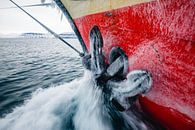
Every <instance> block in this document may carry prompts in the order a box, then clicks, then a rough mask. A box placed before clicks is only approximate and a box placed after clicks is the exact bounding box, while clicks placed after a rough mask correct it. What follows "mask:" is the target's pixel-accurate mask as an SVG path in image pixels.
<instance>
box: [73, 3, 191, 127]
mask: <svg viewBox="0 0 195 130" xmlns="http://www.w3.org/2000/svg"><path fill="white" fill-rule="evenodd" d="M74 21H75V23H76V25H77V27H78V29H79V31H80V33H81V36H82V38H83V39H84V41H85V43H86V45H87V47H88V50H89V48H90V46H89V45H90V44H89V32H90V30H91V28H92V27H93V26H94V25H97V26H99V28H100V30H101V32H102V36H103V41H104V48H103V50H104V52H105V55H106V57H108V54H109V52H110V50H111V48H112V47H114V46H120V47H121V48H122V49H123V50H124V51H125V52H126V54H127V55H128V59H129V71H131V70H134V69H146V70H149V71H150V72H151V73H152V76H153V87H152V90H151V91H150V92H149V93H148V94H147V95H145V96H143V97H142V98H141V99H140V103H141V105H142V107H143V108H144V110H145V111H146V112H147V113H148V114H150V115H151V117H153V119H155V120H157V121H159V122H160V123H161V124H163V125H164V126H165V127H167V128H168V129H178V128H179V127H177V126H178V123H180V124H179V126H180V127H181V128H184V129H195V87H194V84H195V55H194V54H195V2H194V1H193V0H161V1H153V2H149V3H142V4H139V5H135V6H131V7H130V6H127V7H123V8H119V9H115V10H110V11H106V12H103V13H97V14H92V15H87V16H83V17H80V18H77V19H74ZM166 118H169V119H167V120H166ZM186 119H187V120H186Z"/></svg>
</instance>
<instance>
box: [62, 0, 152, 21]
mask: <svg viewBox="0 0 195 130" xmlns="http://www.w3.org/2000/svg"><path fill="white" fill-rule="evenodd" d="M149 1H151V0H61V2H62V3H63V4H64V6H65V7H66V9H67V10H68V12H69V13H70V15H71V16H72V18H78V17H82V16H86V15H89V14H95V13H99V12H104V11H108V10H113V9H118V8H121V7H125V6H127V5H129V6H130V5H136V4H139V3H145V2H149Z"/></svg>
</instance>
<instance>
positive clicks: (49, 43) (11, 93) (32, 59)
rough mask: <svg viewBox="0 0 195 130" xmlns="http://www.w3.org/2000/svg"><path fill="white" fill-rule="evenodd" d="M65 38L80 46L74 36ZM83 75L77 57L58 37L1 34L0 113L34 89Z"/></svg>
mask: <svg viewBox="0 0 195 130" xmlns="http://www.w3.org/2000/svg"><path fill="white" fill-rule="evenodd" d="M66 40H67V41H68V42H69V43H71V44H72V45H73V46H75V47H76V48H77V49H79V50H81V47H80V45H79V42H78V40H77V39H66ZM82 75H83V67H82V64H81V59H80V57H79V56H78V55H77V53H75V52H74V51H72V50H71V49H69V47H67V46H66V45H65V44H64V43H62V42H61V41H59V40H58V39H53V38H47V39H46V38H36V39H35V38H1V39H0V117H4V116H5V115H6V114H8V113H10V112H12V111H13V110H14V108H15V107H17V106H20V105H21V104H23V103H24V101H25V100H27V99H29V98H30V97H31V93H32V92H34V91H35V90H37V89H39V88H48V87H51V86H57V85H60V84H64V83H66V82H70V81H72V80H74V79H76V78H79V77H81V76H82Z"/></svg>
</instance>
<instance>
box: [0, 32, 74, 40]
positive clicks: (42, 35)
mask: <svg viewBox="0 0 195 130" xmlns="http://www.w3.org/2000/svg"><path fill="white" fill-rule="evenodd" d="M59 35H60V36H61V37H62V38H66V39H69V38H70V39H75V38H77V36H76V35H75V34H74V33H73V32H70V33H61V34H59ZM0 38H54V36H53V35H51V34H49V33H47V34H46V33H32V32H29V33H22V34H8V35H0Z"/></svg>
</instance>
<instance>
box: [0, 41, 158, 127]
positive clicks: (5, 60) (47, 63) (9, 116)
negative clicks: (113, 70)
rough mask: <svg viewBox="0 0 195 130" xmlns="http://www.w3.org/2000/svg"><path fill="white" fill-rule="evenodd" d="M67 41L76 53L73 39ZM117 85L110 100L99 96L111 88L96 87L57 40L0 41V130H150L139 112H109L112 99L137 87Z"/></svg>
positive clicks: (108, 96)
mask: <svg viewBox="0 0 195 130" xmlns="http://www.w3.org/2000/svg"><path fill="white" fill-rule="evenodd" d="M66 40H67V41H68V42H69V43H70V44H72V45H73V46H75V47H76V48H77V49H79V50H81V47H80V45H79V42H78V41H77V39H66ZM130 74H134V72H133V73H130ZM128 75H129V74H128ZM128 75H127V77H128ZM136 79H139V80H140V81H141V80H142V78H141V77H140V78H139V77H138V78H136ZM136 81H138V80H136ZM125 83H126V84H125ZM143 83H144V82H143ZM118 85H119V88H116V87H115V89H114V88H113V89H112V90H115V92H116V93H113V95H112V94H111V93H110V92H108V93H106V92H103V89H102V88H105V87H109V88H112V87H113V86H112V84H110V85H108V86H101V85H97V84H96V83H95V82H94V77H93V74H92V73H91V72H90V71H87V70H85V69H84V68H83V67H82V64H81V58H80V57H79V56H78V54H77V53H75V52H74V51H72V50H71V49H70V48H68V47H67V46H66V45H64V44H63V43H61V42H60V41H58V40H57V39H52V38H47V39H44V38H42V39H41V38H39V39H35V38H12V39H0V130H119V129H120V130H152V129H153V128H154V127H153V126H152V125H151V124H150V122H148V121H147V120H146V119H145V118H144V116H142V114H141V113H140V112H138V111H137V110H138V108H134V107H131V109H129V110H128V111H125V112H120V111H119V110H117V108H116V107H114V106H113V104H112V102H111V100H110V99H111V98H112V96H115V95H117V94H118V92H119V93H121V92H122V91H124V90H125V91H129V92H131V91H132V90H133V89H134V88H136V87H137V86H136V83H134V80H131V79H130V80H127V82H126V81H125V82H121V84H118ZM124 85H126V87H124ZM143 85H144V84H143ZM145 85H147V84H145ZM121 88H123V89H122V90H121V91H120V89H121ZM136 90H140V89H136ZM113 92H114V91H113ZM119 96H121V97H123V95H121V94H120V95H119ZM124 96H125V95H124ZM127 96H130V95H127ZM124 98H125V97H124ZM124 103H126V102H124ZM124 105H128V103H127V104H124ZM158 129H159V128H158Z"/></svg>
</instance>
